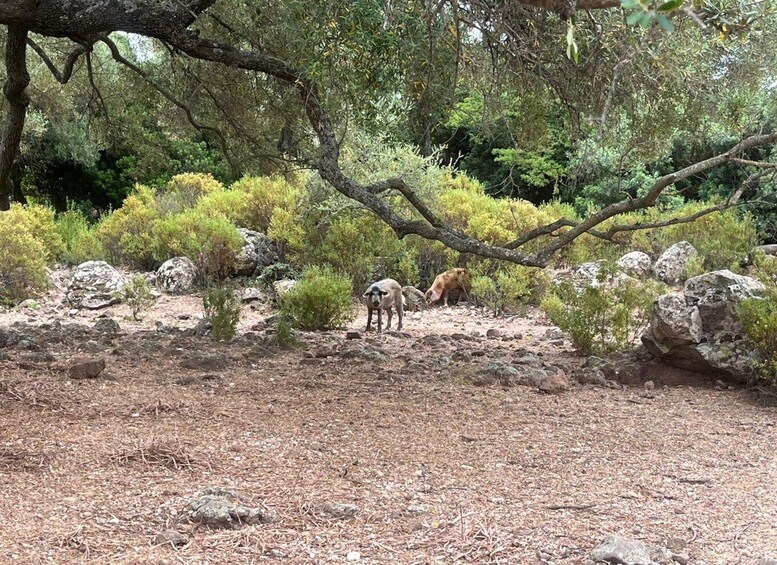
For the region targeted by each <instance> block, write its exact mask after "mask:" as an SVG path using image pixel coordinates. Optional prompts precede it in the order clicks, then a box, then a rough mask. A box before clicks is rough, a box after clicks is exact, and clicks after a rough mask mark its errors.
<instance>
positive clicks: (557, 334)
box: [545, 328, 564, 339]
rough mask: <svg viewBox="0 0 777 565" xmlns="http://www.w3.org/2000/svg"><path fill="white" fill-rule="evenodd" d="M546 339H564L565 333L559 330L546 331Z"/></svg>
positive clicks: (549, 329)
mask: <svg viewBox="0 0 777 565" xmlns="http://www.w3.org/2000/svg"><path fill="white" fill-rule="evenodd" d="M545 337H546V338H548V339H564V332H562V331H561V330H560V329H558V328H548V329H547V330H545Z"/></svg>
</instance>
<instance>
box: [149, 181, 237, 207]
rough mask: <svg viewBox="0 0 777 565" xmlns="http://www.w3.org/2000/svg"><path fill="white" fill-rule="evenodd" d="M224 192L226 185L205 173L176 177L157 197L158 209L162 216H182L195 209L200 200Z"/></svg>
mask: <svg viewBox="0 0 777 565" xmlns="http://www.w3.org/2000/svg"><path fill="white" fill-rule="evenodd" d="M222 192H224V185H223V184H221V183H220V182H219V181H217V180H216V179H215V178H213V176H212V175H209V174H205V173H182V174H180V175H175V176H174V177H173V178H172V179H170V181H169V182H168V183H167V184H166V185H165V187H164V189H163V190H161V191H160V192H159V194H158V197H157V208H158V209H159V211H160V213H161V214H162V215H167V214H180V213H181V212H183V211H185V210H189V209H191V208H194V207H195V206H196V205H197V202H198V201H199V200H200V198H202V197H204V196H207V195H212V194H219V193H222Z"/></svg>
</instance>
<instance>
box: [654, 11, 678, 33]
mask: <svg viewBox="0 0 777 565" xmlns="http://www.w3.org/2000/svg"><path fill="white" fill-rule="evenodd" d="M656 21H657V22H658V25H660V26H661V29H663V30H664V31H666V32H669V33H671V32H673V31H674V24H673V23H672V22H671V21H669V18H667V17H666V16H665V15H664V14H656Z"/></svg>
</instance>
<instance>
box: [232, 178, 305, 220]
mask: <svg viewBox="0 0 777 565" xmlns="http://www.w3.org/2000/svg"><path fill="white" fill-rule="evenodd" d="M231 190H233V191H234V192H237V193H240V194H244V195H245V204H244V207H243V209H242V210H240V211H239V213H237V214H236V215H234V216H231V215H228V217H229V218H230V219H231V220H232V221H233V222H235V224H237V225H238V226H240V227H243V228H248V229H251V230H256V231H260V232H263V233H267V231H268V230H269V229H270V224H271V223H272V220H273V216H274V214H275V213H277V212H278V211H281V210H284V211H291V210H293V209H294V208H295V207H296V205H297V201H298V200H299V197H300V191H299V189H298V188H297V186H295V185H294V184H292V183H291V182H289V181H287V180H286V179H284V178H282V177H243V178H242V179H240V180H239V181H237V182H236V183H234V184H233V185H232V187H231Z"/></svg>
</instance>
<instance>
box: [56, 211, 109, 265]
mask: <svg viewBox="0 0 777 565" xmlns="http://www.w3.org/2000/svg"><path fill="white" fill-rule="evenodd" d="M57 231H58V232H59V235H60V237H61V238H62V241H63V242H64V244H65V252H64V253H63V254H62V260H63V261H64V262H66V263H68V264H70V265H78V264H80V263H83V262H84V261H97V260H102V259H105V249H104V248H103V246H102V243H100V240H99V239H98V238H97V235H96V234H95V232H94V230H93V229H92V227H91V226H90V225H89V222H88V221H87V220H86V217H85V216H84V215H83V213H82V212H80V211H78V210H68V211H67V212H63V213H62V214H60V215H59V217H58V218H57Z"/></svg>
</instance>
